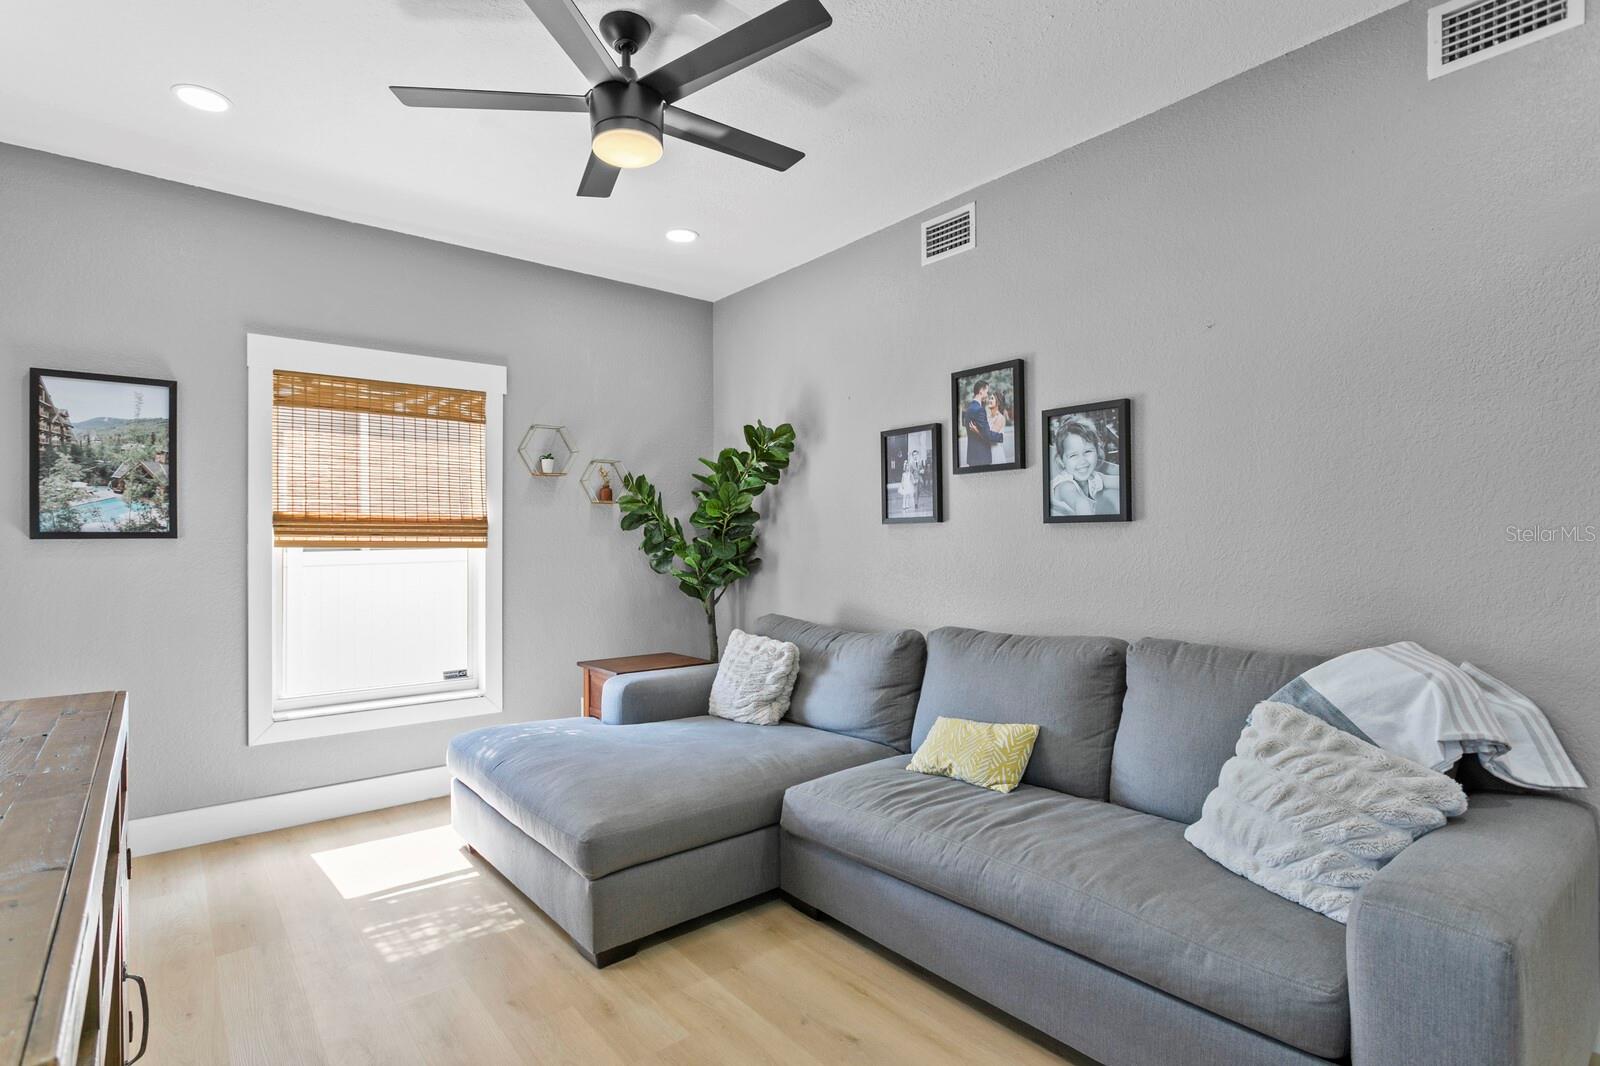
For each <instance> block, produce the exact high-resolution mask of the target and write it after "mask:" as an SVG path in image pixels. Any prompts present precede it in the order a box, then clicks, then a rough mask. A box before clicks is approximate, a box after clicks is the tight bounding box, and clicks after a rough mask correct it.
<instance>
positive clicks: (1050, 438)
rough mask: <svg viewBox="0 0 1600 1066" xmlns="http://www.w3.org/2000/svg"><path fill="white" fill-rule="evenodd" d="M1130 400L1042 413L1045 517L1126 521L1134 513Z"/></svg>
mask: <svg viewBox="0 0 1600 1066" xmlns="http://www.w3.org/2000/svg"><path fill="white" fill-rule="evenodd" d="M1128 409H1129V401H1127V400H1107V401H1105V402H1103V403H1093V404H1080V405H1078V406H1076V407H1057V408H1055V409H1054V410H1050V411H1046V412H1044V417H1043V428H1044V520H1045V521H1046V522H1126V521H1128V520H1130V519H1131V518H1132V517H1133V506H1132V504H1133V480H1132V479H1133V469H1132V463H1131V459H1132V455H1131V451H1130V443H1129V418H1128Z"/></svg>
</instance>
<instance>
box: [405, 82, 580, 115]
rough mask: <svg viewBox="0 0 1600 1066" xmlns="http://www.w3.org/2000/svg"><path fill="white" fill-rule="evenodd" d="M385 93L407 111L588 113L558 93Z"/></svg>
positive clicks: (415, 88)
mask: <svg viewBox="0 0 1600 1066" xmlns="http://www.w3.org/2000/svg"><path fill="white" fill-rule="evenodd" d="M389 91H390V92H392V93H394V94H395V96H397V97H399V98H400V102H401V103H402V104H405V105H406V106H407V107H467V108H475V109H482V110H489V111H577V112H580V113H583V112H587V111H588V110H589V101H588V99H587V98H586V97H582V96H564V95H561V94H559V93H503V92H496V91H495V90H493V89H430V88H426V87H424V86H421V85H391V86H389Z"/></svg>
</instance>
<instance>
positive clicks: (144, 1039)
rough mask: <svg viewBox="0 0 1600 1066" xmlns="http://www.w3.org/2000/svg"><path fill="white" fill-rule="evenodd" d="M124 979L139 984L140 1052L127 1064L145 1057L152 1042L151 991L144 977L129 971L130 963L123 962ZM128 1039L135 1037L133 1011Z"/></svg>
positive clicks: (130, 1017)
mask: <svg viewBox="0 0 1600 1066" xmlns="http://www.w3.org/2000/svg"><path fill="white" fill-rule="evenodd" d="M122 979H123V980H124V981H132V982H133V983H135V984H137V985H138V986H139V1017H140V1022H139V1053H138V1054H137V1055H135V1056H134V1057H133V1058H131V1059H129V1060H128V1061H127V1066H133V1064H134V1063H136V1062H138V1061H139V1060H140V1059H142V1058H144V1052H145V1047H146V1046H147V1045H148V1044H149V1043H150V993H149V991H148V990H146V988H145V986H144V978H143V977H140V976H139V975H138V974H136V973H129V972H128V964H127V963H123V964H122ZM128 1039H129V1040H132V1039H133V1011H131V1010H130V1011H129V1012H128Z"/></svg>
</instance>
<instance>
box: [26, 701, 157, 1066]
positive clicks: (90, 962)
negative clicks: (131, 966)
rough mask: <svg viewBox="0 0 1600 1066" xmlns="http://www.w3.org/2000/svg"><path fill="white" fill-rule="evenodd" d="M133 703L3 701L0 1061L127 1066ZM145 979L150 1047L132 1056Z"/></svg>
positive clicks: (30, 1064)
mask: <svg viewBox="0 0 1600 1066" xmlns="http://www.w3.org/2000/svg"><path fill="white" fill-rule="evenodd" d="M127 705H128V698H127V694H126V693H123V692H95V693H89V694H86V695H78V696H52V697H48V698H45V699H32V700H7V701H0V947H3V949H4V950H0V1066H127V1064H129V1063H132V1062H134V1061H136V1060H137V1058H138V1057H139V1055H141V1054H143V1046H144V1043H145V1037H146V1036H148V1025H149V1009H148V1004H147V1002H146V1000H145V996H144V984H143V981H141V980H139V979H138V978H135V977H127V976H126V974H127V968H126V967H125V966H124V964H123V943H124V939H125V935H126V929H127V914H128V911H127V896H128V875H129V872H130V865H131V863H130V858H129V854H128V847H127V802H128V781H127V758H128V717H127ZM125 980H132V981H136V982H138V983H137V985H136V986H135V987H136V988H137V990H138V993H139V995H138V1000H139V1009H140V1013H141V1014H143V1018H142V1020H141V1021H140V1023H139V1026H138V1030H139V1034H140V1040H139V1044H140V1048H139V1052H138V1053H137V1054H135V1055H133V1056H132V1057H131V1058H130V1057H129V1054H128V1047H127V1045H128V1035H129V1034H128V1027H129V1026H130V1024H131V1022H132V1012H131V1011H130V1009H129V1005H128V1004H126V1003H125V1002H124V1000H123V988H124V983H125Z"/></svg>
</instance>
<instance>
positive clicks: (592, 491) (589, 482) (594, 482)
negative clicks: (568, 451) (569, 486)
mask: <svg viewBox="0 0 1600 1066" xmlns="http://www.w3.org/2000/svg"><path fill="white" fill-rule="evenodd" d="M627 473H628V471H627V469H626V468H625V467H623V465H622V462H621V461H620V460H617V459H590V460H589V465H588V466H586V467H584V468H583V473H582V474H580V475H579V476H578V484H580V485H582V486H583V494H584V495H585V496H587V497H589V502H590V503H592V504H595V505H596V506H600V507H611V506H615V504H616V502H617V497H618V496H620V495H621V494H622V479H623V477H625V476H626V475H627ZM608 481H609V483H610V486H611V498H610V499H609V500H603V499H601V498H600V492H601V488H602V486H604V485H605V484H606V483H607V482H608Z"/></svg>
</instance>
